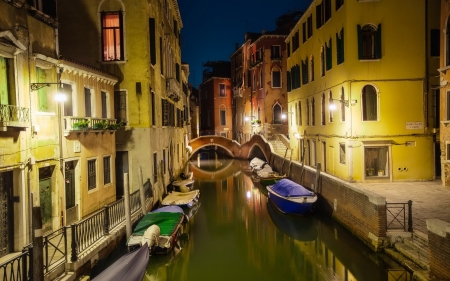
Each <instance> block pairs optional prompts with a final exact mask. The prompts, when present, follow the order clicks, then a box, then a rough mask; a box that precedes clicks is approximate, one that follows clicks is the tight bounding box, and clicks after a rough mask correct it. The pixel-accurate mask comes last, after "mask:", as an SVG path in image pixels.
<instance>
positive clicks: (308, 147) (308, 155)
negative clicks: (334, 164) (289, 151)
mask: <svg viewBox="0 0 450 281" xmlns="http://www.w3.org/2000/svg"><path fill="white" fill-rule="evenodd" d="M305 156H306V159H305V161H306V164H307V165H310V164H311V142H310V140H306V151H305Z"/></svg>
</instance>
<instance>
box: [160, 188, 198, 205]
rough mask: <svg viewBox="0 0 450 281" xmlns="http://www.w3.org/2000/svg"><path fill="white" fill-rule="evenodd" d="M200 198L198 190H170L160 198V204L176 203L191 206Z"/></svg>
mask: <svg viewBox="0 0 450 281" xmlns="http://www.w3.org/2000/svg"><path fill="white" fill-rule="evenodd" d="M199 198H200V190H193V191H189V192H177V191H172V192H171V193H169V194H167V196H166V197H165V198H164V199H163V200H162V202H161V205H163V206H169V205H178V206H184V205H186V206H188V207H192V205H194V204H195V202H197V201H198V199H199Z"/></svg>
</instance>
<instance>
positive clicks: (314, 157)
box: [310, 140, 316, 166]
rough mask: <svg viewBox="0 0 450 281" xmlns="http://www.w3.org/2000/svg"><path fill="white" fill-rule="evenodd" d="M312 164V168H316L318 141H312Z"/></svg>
mask: <svg viewBox="0 0 450 281" xmlns="http://www.w3.org/2000/svg"><path fill="white" fill-rule="evenodd" d="M310 160H311V162H310V166H316V140H312V141H311V159H310Z"/></svg>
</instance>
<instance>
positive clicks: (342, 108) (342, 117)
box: [341, 87, 345, 121]
mask: <svg viewBox="0 0 450 281" xmlns="http://www.w3.org/2000/svg"><path fill="white" fill-rule="evenodd" d="M344 100H345V95H344V88H343V87H342V88H341V121H345V104H344Z"/></svg>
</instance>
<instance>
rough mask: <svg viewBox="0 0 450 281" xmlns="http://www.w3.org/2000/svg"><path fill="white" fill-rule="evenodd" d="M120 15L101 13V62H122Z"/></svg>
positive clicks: (116, 13) (119, 13) (118, 13)
mask: <svg viewBox="0 0 450 281" xmlns="http://www.w3.org/2000/svg"><path fill="white" fill-rule="evenodd" d="M122 25H123V24H122V13H121V12H111V13H102V50H103V61H120V60H123V59H124V58H123V26H122Z"/></svg>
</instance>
